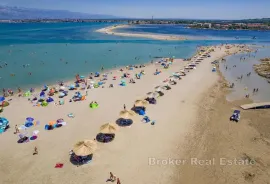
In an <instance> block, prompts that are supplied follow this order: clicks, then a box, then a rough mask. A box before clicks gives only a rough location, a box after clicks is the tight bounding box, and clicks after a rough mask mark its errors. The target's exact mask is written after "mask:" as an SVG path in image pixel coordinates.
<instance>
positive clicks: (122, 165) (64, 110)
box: [0, 47, 236, 184]
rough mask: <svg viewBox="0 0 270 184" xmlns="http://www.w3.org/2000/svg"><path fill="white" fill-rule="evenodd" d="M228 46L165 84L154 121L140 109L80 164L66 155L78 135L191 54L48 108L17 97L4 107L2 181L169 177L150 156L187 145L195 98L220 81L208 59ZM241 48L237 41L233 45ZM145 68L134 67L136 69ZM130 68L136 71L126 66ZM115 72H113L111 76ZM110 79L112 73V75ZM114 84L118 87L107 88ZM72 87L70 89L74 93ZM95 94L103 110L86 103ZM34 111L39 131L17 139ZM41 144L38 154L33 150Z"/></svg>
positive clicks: (91, 130)
mask: <svg viewBox="0 0 270 184" xmlns="http://www.w3.org/2000/svg"><path fill="white" fill-rule="evenodd" d="M225 50H226V49H225V48H224V47H222V49H221V50H220V49H216V51H215V52H213V53H211V56H212V57H210V58H206V59H205V60H204V61H203V62H202V63H201V64H200V65H199V66H198V67H197V69H196V70H193V71H191V72H189V73H188V75H187V76H184V77H183V79H182V80H180V81H177V82H178V84H177V85H175V86H172V90H170V91H165V95H164V96H163V97H160V98H158V100H157V105H148V107H147V115H148V116H149V117H150V118H151V119H152V120H156V125H154V126H152V125H150V124H143V123H141V122H140V120H141V118H142V117H141V116H136V117H135V122H134V124H133V125H132V126H131V127H130V128H120V130H119V131H118V132H117V133H116V138H115V140H114V141H113V142H111V143H107V144H102V143H98V147H99V149H98V150H97V151H96V153H95V154H94V157H93V161H92V162H91V163H90V164H87V165H84V166H81V167H76V166H74V165H72V164H71V163H70V161H69V150H71V149H72V147H73V145H74V144H75V143H76V142H77V141H80V140H84V139H93V138H95V136H96V134H97V133H98V131H99V127H100V126H101V125H102V124H104V123H107V122H114V121H115V120H116V119H117V118H118V115H119V112H120V111H121V110H122V109H123V104H126V106H127V108H128V109H129V108H131V107H132V106H133V103H134V101H135V100H137V99H141V98H143V97H145V96H146V93H147V92H150V91H153V90H154V87H155V86H157V85H160V84H162V81H163V80H164V79H166V78H168V77H169V76H170V75H171V74H172V73H173V72H176V71H179V70H180V69H183V67H184V66H185V65H186V63H187V62H186V61H185V62H184V61H182V60H181V59H176V60H175V62H174V64H173V65H172V66H171V67H170V68H169V69H167V70H165V69H162V73H161V74H160V75H157V76H155V75H153V73H154V72H155V70H156V68H160V69H161V67H160V66H159V65H155V64H153V65H150V66H147V67H145V68H142V69H144V70H145V72H146V75H144V76H143V77H142V79H141V80H136V84H129V83H128V85H127V86H126V87H121V86H118V85H117V84H118V83H119V79H118V80H117V81H108V82H107V84H106V88H99V89H91V90H89V94H88V97H87V100H85V101H82V102H76V103H69V102H68V100H67V99H69V98H66V104H65V105H63V106H55V105H53V104H50V105H49V106H48V107H32V105H31V104H30V103H29V102H27V99H26V98H14V99H13V100H12V101H11V105H10V106H9V107H7V108H5V110H4V112H3V113H2V114H1V117H6V118H8V119H9V121H10V125H11V128H10V129H9V130H7V132H5V133H3V134H2V135H0V145H1V147H0V157H1V160H0V178H1V182H0V183H25V184H32V183H46V184H49V183H65V184H66V183H72V184H73V183H74V184H78V183H80V184H81V183H95V184H101V183H106V179H107V178H108V174H109V172H110V171H111V172H113V173H114V174H115V175H117V176H118V177H120V179H121V182H122V183H129V184H133V183H134V184H135V183H136V184H140V183H148V184H151V183H155V184H156V183H166V181H167V180H170V177H171V176H172V174H173V170H174V167H173V166H149V164H148V158H149V157H156V158H169V157H171V158H179V159H181V157H180V156H181V152H182V149H184V147H176V145H182V142H183V141H184V140H185V139H184V138H185V136H186V135H187V134H188V133H189V131H190V130H191V129H192V127H191V126H190V125H191V122H193V121H195V120H196V118H197V116H196V113H197V105H198V104H197V102H199V100H200V99H201V98H203V96H202V94H203V93H204V92H206V91H207V90H208V89H209V88H211V86H212V85H213V84H214V83H215V82H216V81H217V79H218V76H217V75H216V73H213V72H211V70H212V65H211V64H210V62H211V61H214V60H215V59H218V58H220V57H223V56H224V55H225ZM231 51H232V52H234V51H236V49H235V48H233V49H231ZM139 70H141V69H136V71H139ZM112 72H113V74H112V75H111V76H114V75H117V76H120V75H121V73H120V72H118V71H112ZM129 72H130V73H134V72H131V71H129ZM110 78H111V77H110ZM110 80H111V79H110ZM110 83H114V84H115V87H114V88H108V85H109V84H110ZM71 94H73V92H70V95H69V97H70V96H71ZM91 101H97V102H98V103H99V106H100V107H99V108H98V109H90V108H89V103H90V102H91ZM70 112H72V113H74V114H75V116H76V117H75V118H74V119H69V118H68V117H67V114H68V113H70ZM28 116H31V117H34V118H35V119H36V120H39V121H41V125H39V126H36V127H31V128H30V129H29V132H32V131H33V130H39V131H40V133H39V137H38V139H37V140H35V141H31V142H29V143H25V144H17V140H18V136H17V135H14V134H13V131H14V126H15V124H18V125H20V124H23V123H24V121H25V118H26V117H28ZM59 118H64V119H65V120H66V122H67V126H64V127H61V128H59V129H55V130H52V131H45V130H44V125H45V124H46V123H48V122H49V121H51V120H56V119H59ZM35 146H37V148H38V150H39V154H38V155H36V156H33V155H32V153H33V149H34V147H35ZM58 162H60V163H64V167H63V168H62V169H55V168H54V166H55V164H56V163H58Z"/></svg>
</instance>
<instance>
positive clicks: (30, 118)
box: [26, 117, 34, 122]
mask: <svg viewBox="0 0 270 184" xmlns="http://www.w3.org/2000/svg"><path fill="white" fill-rule="evenodd" d="M26 121H29V122H32V121H34V118H32V117H27V118H26Z"/></svg>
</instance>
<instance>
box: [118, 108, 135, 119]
mask: <svg viewBox="0 0 270 184" xmlns="http://www.w3.org/2000/svg"><path fill="white" fill-rule="evenodd" d="M134 115H135V112H134V111H128V110H124V111H121V112H120V117H121V118H123V119H130V118H131V117H132V116H134Z"/></svg>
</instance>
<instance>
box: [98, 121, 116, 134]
mask: <svg viewBox="0 0 270 184" xmlns="http://www.w3.org/2000/svg"><path fill="white" fill-rule="evenodd" d="M117 129H118V126H117V125H116V124H115V123H106V124H104V125H102V126H101V127H100V133H102V134H114V133H115V132H116V131H117Z"/></svg>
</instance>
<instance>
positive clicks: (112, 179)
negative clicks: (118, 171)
mask: <svg viewBox="0 0 270 184" xmlns="http://www.w3.org/2000/svg"><path fill="white" fill-rule="evenodd" d="M115 180H116V176H114V175H113V173H112V172H110V181H111V182H114V181H115Z"/></svg>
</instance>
